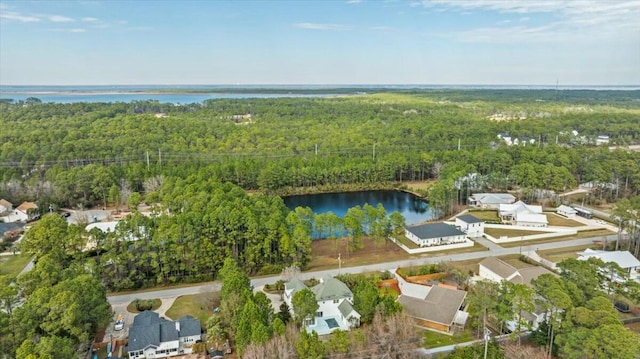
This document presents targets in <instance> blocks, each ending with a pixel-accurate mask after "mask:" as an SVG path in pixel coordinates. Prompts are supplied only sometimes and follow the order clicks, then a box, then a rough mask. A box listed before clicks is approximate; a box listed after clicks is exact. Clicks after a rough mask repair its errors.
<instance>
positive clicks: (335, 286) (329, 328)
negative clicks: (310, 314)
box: [284, 276, 360, 335]
mask: <svg viewBox="0 0 640 359" xmlns="http://www.w3.org/2000/svg"><path fill="white" fill-rule="evenodd" d="M307 288H308V287H307V286H306V285H305V284H304V283H303V282H302V281H301V280H300V279H298V278H293V279H291V280H290V281H288V282H287V283H285V289H284V301H285V302H286V303H287V305H288V306H289V309H290V310H291V312H292V314H295V313H293V304H292V300H293V296H294V295H295V293H296V292H298V291H300V290H303V289H307ZM309 289H311V291H312V292H313V293H314V294H315V296H316V300H317V301H318V311H317V312H316V315H315V317H314V318H307V319H306V320H305V323H304V324H305V330H306V331H307V332H309V333H310V332H313V331H315V332H316V333H318V335H326V334H330V333H331V332H333V331H335V330H337V329H340V330H349V329H351V328H353V327H357V326H359V325H360V313H358V312H357V311H356V310H355V309H354V308H353V293H352V292H351V290H350V289H349V287H347V285H346V284H344V283H343V282H341V281H340V280H338V279H336V278H333V277H331V276H325V277H322V278H321V279H320V283H318V284H317V285H315V286H313V287H311V288H309Z"/></svg>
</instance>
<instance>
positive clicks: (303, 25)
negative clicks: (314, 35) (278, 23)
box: [293, 22, 351, 30]
mask: <svg viewBox="0 0 640 359" xmlns="http://www.w3.org/2000/svg"><path fill="white" fill-rule="evenodd" d="M293 26H294V27H297V28H298V29H305V30H350V29H351V27H350V26H347V25H342V24H318V23H313V22H298V23H295V24H293Z"/></svg>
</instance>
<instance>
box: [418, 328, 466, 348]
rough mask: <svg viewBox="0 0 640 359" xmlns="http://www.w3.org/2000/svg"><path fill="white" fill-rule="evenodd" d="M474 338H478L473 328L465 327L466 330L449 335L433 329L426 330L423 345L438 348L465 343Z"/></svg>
mask: <svg viewBox="0 0 640 359" xmlns="http://www.w3.org/2000/svg"><path fill="white" fill-rule="evenodd" d="M474 339H476V338H474V337H473V336H472V334H471V329H465V330H464V331H462V332H460V333H456V334H454V335H447V334H442V333H436V332H434V331H431V330H425V331H424V340H423V342H422V345H423V346H424V347H425V348H437V347H443V346H447V345H453V344H458V343H464V342H468V341H471V340H474Z"/></svg>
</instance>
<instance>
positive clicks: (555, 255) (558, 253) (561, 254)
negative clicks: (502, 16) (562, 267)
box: [538, 244, 596, 263]
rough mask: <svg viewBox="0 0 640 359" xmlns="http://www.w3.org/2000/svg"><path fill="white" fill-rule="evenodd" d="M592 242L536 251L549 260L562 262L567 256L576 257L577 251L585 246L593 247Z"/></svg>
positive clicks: (585, 247)
mask: <svg viewBox="0 0 640 359" xmlns="http://www.w3.org/2000/svg"><path fill="white" fill-rule="evenodd" d="M595 247H596V246H594V245H593V244H588V245H583V246H575V247H566V248H556V249H547V250H544V251H538V255H540V257H542V258H544V259H546V260H549V261H551V262H554V263H559V262H562V261H563V260H565V259H567V258H578V254H577V253H578V252H582V251H584V250H585V249H587V248H595Z"/></svg>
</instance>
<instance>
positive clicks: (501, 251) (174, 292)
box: [108, 235, 617, 305]
mask: <svg viewBox="0 0 640 359" xmlns="http://www.w3.org/2000/svg"><path fill="white" fill-rule="evenodd" d="M606 237H607V240H615V239H616V238H617V236H616V235H610V236H606ZM603 240H604V237H603V236H599V237H591V238H581V239H572V240H567V241H561V242H552V243H543V244H534V245H527V244H526V243H524V245H523V246H522V247H520V246H518V247H512V248H503V247H500V246H497V245H494V246H491V247H490V248H492V249H491V250H488V251H479V252H469V253H460V254H453V255H437V253H434V254H429V255H428V256H424V257H422V258H417V259H409V260H403V261H397V262H388V263H377V264H371V265H365V266H357V267H346V268H342V269H341V270H338V269H337V268H336V269H330V270H323V271H315V272H303V273H302V274H301V275H300V278H301V279H307V278H311V277H316V278H318V277H321V276H324V275H330V276H334V275H336V274H340V273H364V272H375V271H385V270H391V271H393V270H395V269H396V268H398V267H408V266H416V265H424V264H433V263H438V262H441V261H462V260H467V259H477V258H484V257H488V256H503V255H508V254H518V253H522V252H526V251H531V250H546V249H555V248H564V247H573V246H579V245H585V244H592V243H593V242H594V241H603ZM480 242H481V243H483V242H482V241H480ZM495 247H498V248H495ZM278 279H281V278H280V276H279V275H278V276H271V277H261V278H253V279H252V280H251V284H252V285H253V286H254V287H259V286H262V285H265V284H268V283H275V282H276V281H277V280H278ZM219 289H220V282H217V281H216V282H207V283H204V284H202V285H197V286H193V287H186V288H174V289H161V290H156V291H152V292H135V293H130V294H121V295H111V296H109V297H108V300H109V303H111V305H123V304H128V303H130V302H131V301H133V300H134V299H136V298H140V299H152V298H169V297H177V296H181V295H188V294H196V293H202V292H207V291H214V290H219Z"/></svg>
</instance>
